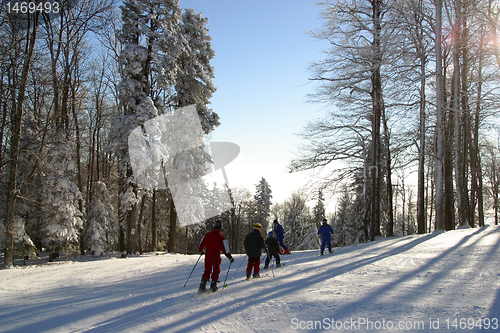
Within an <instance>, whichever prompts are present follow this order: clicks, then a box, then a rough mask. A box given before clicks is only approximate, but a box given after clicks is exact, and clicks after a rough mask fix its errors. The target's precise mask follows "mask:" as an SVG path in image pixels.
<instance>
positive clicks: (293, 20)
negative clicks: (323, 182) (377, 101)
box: [180, 0, 328, 202]
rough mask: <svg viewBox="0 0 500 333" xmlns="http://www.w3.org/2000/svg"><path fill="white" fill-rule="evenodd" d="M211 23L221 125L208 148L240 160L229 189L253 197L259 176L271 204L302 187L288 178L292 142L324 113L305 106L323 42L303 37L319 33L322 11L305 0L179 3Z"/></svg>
mask: <svg viewBox="0 0 500 333" xmlns="http://www.w3.org/2000/svg"><path fill="white" fill-rule="evenodd" d="M180 5H181V7H182V8H193V9H194V10H195V11H196V12H202V13H203V15H204V16H205V17H207V18H208V20H209V24H208V28H209V29H210V35H211V37H212V38H213V40H212V45H213V49H214V50H215V52H216V56H215V58H214V59H213V60H212V65H213V66H214V68H215V76H216V78H215V80H214V83H215V86H216V87H217V92H216V93H215V94H214V96H213V98H212V99H211V102H212V104H211V108H213V109H214V111H215V112H217V113H218V114H219V116H220V118H221V126H219V127H218V128H216V130H215V131H214V132H213V133H212V138H211V140H212V141H228V142H234V143H236V144H238V145H239V146H240V147H241V152H240V155H239V156H238V157H237V158H236V159H235V160H234V161H233V162H232V163H230V164H229V165H228V166H227V167H226V172H227V176H228V180H229V185H230V186H232V187H234V186H244V187H246V188H248V189H249V190H250V191H251V192H252V193H254V192H255V184H257V183H258V182H259V180H260V179H261V178H262V177H264V178H266V180H267V181H268V183H269V184H270V185H271V189H272V191H273V202H282V201H283V200H284V199H286V198H288V197H289V196H290V195H291V194H292V192H293V191H295V190H297V189H299V188H300V187H302V186H304V185H305V184H306V183H307V181H308V177H307V175H305V174H289V173H288V169H287V165H288V163H289V162H290V160H291V159H292V158H293V156H294V152H295V151H296V150H297V147H298V145H299V141H300V138H299V136H298V135H297V134H298V133H300V132H301V131H302V129H303V127H304V126H305V125H306V124H307V123H308V122H309V121H311V120H314V119H317V118H320V117H322V116H323V115H324V110H323V106H320V105H315V104H311V103H308V102H307V99H308V97H307V94H308V93H312V92H313V91H314V84H312V83H309V81H308V78H309V77H310V72H309V70H308V66H309V64H310V63H311V62H313V61H318V60H321V59H323V58H324V54H322V51H323V50H324V49H326V48H327V46H328V45H327V43H326V42H324V41H323V42H322V41H318V40H315V39H313V38H311V37H310V36H308V35H307V33H306V30H314V29H317V28H320V27H321V25H322V24H323V22H322V20H321V19H320V14H319V13H320V10H321V7H320V6H318V5H316V4H315V2H313V1H310V0H298V1H297V0H295V1H290V0H267V1H262V0H257V1H256V0H252V1H240V0H210V1H208V0H181V1H180Z"/></svg>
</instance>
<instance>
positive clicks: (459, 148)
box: [452, 0, 468, 226]
mask: <svg viewBox="0 0 500 333" xmlns="http://www.w3.org/2000/svg"><path fill="white" fill-rule="evenodd" d="M456 4H457V8H456V9H455V11H456V15H457V17H456V21H457V22H456V24H455V27H456V30H458V27H460V28H461V24H459V23H460V21H461V19H462V17H461V15H462V9H461V1H460V0H457V1H456ZM454 33H455V35H454V38H453V40H454V43H453V48H452V49H453V100H452V110H453V112H454V114H455V137H454V152H455V156H454V157H455V159H454V169H455V186H456V190H457V205H458V219H459V224H460V226H465V225H466V224H467V209H466V206H467V205H468V202H467V200H466V197H465V194H466V193H465V191H466V188H465V187H466V185H465V166H464V164H463V160H464V156H465V152H464V151H463V140H464V133H465V130H464V127H465V126H464V125H463V123H462V121H463V112H462V107H461V103H460V102H461V98H460V97H461V96H460V95H461V75H460V70H461V67H460V49H461V42H462V40H461V39H462V33H461V31H455V32H454ZM462 70H464V69H462Z"/></svg>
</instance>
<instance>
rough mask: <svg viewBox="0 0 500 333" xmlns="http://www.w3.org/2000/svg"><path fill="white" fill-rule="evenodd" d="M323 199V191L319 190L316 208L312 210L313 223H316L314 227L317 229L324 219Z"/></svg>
mask: <svg viewBox="0 0 500 333" xmlns="http://www.w3.org/2000/svg"><path fill="white" fill-rule="evenodd" d="M324 202H325V198H324V196H323V191H322V190H319V192H318V202H317V203H316V206H314V208H313V214H314V223H316V226H317V227H318V228H319V226H320V225H321V221H323V219H324V218H325V204H324Z"/></svg>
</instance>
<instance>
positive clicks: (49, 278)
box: [0, 226, 500, 332]
mask: <svg viewBox="0 0 500 333" xmlns="http://www.w3.org/2000/svg"><path fill="white" fill-rule="evenodd" d="M317 254H318V253H317V251H304V252H295V253H292V254H291V255H286V256H282V261H283V262H284V263H285V264H286V265H285V266H283V267H281V268H279V269H274V270H269V271H267V272H264V271H262V272H263V273H267V274H268V275H267V276H266V277H264V278H261V279H255V280H250V281H245V278H244V277H245V272H244V269H245V266H246V262H245V263H243V265H242V266H241V268H240V269H239V271H238V272H237V274H236V276H235V277H234V278H233V275H234V274H235V273H236V270H237V268H238V266H239V265H240V263H242V261H243V260H244V256H243V255H236V256H235V262H234V263H233V264H232V266H231V270H230V272H229V275H228V280H227V281H228V285H229V286H228V288H227V289H225V290H224V291H223V293H221V292H218V293H216V294H213V295H210V296H207V297H201V296H198V295H195V293H196V289H197V287H198V284H199V281H200V278H201V274H202V271H203V259H202V260H200V263H199V264H198V265H197V267H196V269H195V271H194V273H193V276H192V277H191V279H190V280H189V282H188V284H187V286H186V287H185V288H183V285H184V283H185V282H186V279H187V277H188V275H189V273H190V272H191V269H192V268H193V265H194V264H195V263H196V260H197V259H198V257H199V256H198V255H191V256H185V255H169V254H162V255H145V256H140V257H139V256H138V257H129V258H126V259H121V258H111V259H109V258H106V259H95V260H89V259H88V258H87V259H84V258H80V259H78V260H77V261H71V262H56V263H51V264H46V265H42V266H34V267H25V268H13V269H8V270H5V269H4V270H0V332H191V331H193V332H294V331H300V332H306V331H320V330H324V331H340V332H360V331H364V332H374V331H377V332H394V331H398V332H443V331H450V332H451V331H456V332H475V331H478V330H479V325H478V324H479V323H481V325H482V329H483V330H485V328H486V326H488V328H489V329H488V330H487V331H492V332H495V331H497V332H500V323H499V322H498V319H500V288H499V283H500V229H499V227H497V226H489V227H485V228H481V229H468V230H456V231H450V232H446V233H434V234H428V235H418V236H417V235H415V236H407V237H401V238H389V239H378V240H377V241H375V242H373V243H368V244H362V245H357V246H352V247H346V248H340V249H335V253H334V254H333V255H326V256H322V257H320V256H318V255H317ZM228 267H229V261H228V260H227V259H225V258H223V264H222V267H221V279H222V280H223V279H224V278H225V276H226V273H227V270H228ZM261 267H262V266H261ZM221 284H222V283H221ZM495 318H498V319H495ZM438 320H439V322H438ZM448 328H449V329H448ZM495 328H496V329H495Z"/></svg>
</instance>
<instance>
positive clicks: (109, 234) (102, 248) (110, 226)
mask: <svg viewBox="0 0 500 333" xmlns="http://www.w3.org/2000/svg"><path fill="white" fill-rule="evenodd" d="M92 192H93V195H92V198H93V200H92V201H91V202H90V204H89V207H88V213H87V226H86V228H85V245H86V247H87V249H88V251H89V252H90V254H92V255H93V256H101V255H103V254H104V253H105V252H107V251H109V250H112V249H113V247H114V245H115V243H116V241H117V238H116V235H117V234H118V233H117V231H118V225H117V218H116V215H115V213H114V211H113V205H112V204H111V200H110V199H111V196H110V193H109V191H108V189H107V188H106V184H104V183H103V182H100V181H97V182H95V183H94V185H93V186H92Z"/></svg>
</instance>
